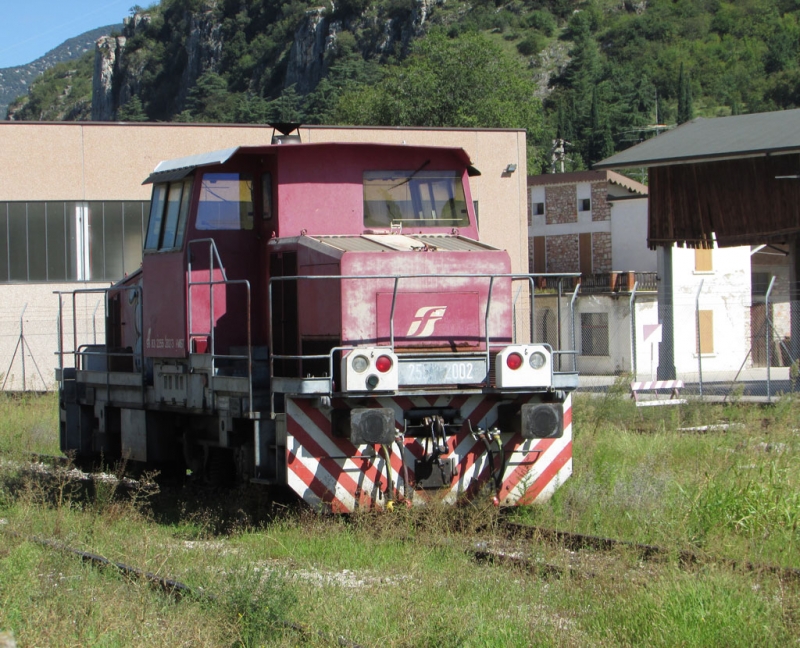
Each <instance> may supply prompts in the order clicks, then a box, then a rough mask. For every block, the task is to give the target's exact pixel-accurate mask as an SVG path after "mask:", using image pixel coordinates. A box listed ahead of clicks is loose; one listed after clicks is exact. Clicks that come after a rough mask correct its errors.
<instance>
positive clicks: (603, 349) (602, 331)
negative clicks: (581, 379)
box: [581, 313, 608, 356]
mask: <svg viewBox="0 0 800 648" xmlns="http://www.w3.org/2000/svg"><path fill="white" fill-rule="evenodd" d="M581 355H585V356H607V355H608V313H581Z"/></svg>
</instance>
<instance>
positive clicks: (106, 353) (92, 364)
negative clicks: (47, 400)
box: [54, 284, 146, 402]
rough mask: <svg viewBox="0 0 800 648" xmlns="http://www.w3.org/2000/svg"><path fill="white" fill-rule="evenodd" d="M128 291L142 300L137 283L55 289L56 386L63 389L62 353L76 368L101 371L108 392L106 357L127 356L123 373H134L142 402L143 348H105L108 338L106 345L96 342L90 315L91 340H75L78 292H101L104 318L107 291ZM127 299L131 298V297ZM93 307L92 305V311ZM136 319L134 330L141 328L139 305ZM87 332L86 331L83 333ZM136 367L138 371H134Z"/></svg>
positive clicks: (139, 301) (143, 381)
mask: <svg viewBox="0 0 800 648" xmlns="http://www.w3.org/2000/svg"><path fill="white" fill-rule="evenodd" d="M111 292H115V293H116V292H119V293H130V292H133V293H134V294H135V296H136V300H138V303H139V304H141V303H142V287H141V286H140V285H138V284H134V285H130V286H110V287H108V288H81V289H78V290H70V291H55V292H54V294H56V295H58V350H57V351H56V355H57V357H58V384H59V388H60V389H63V388H64V377H65V369H67V368H68V367H65V366H64V356H65V355H71V356H72V367H73V368H74V369H75V370H76V371H78V370H81V371H100V372H104V373H105V380H106V392H107V395H110V390H111V383H110V378H111V376H110V367H109V364H110V363H109V358H127V359H130V367H131V371H129V372H126V373H138V374H139V376H140V379H141V385H142V399H143V400H142V402H144V385H145V379H146V372H145V363H144V354H143V350H142V349H141V348H140V349H138V350H137V349H136V348H135V347H133V348H132V349H131V351H124V350H111V349H109V348H108V340H106V344H103V345H100V344H97V331H96V329H95V328H94V316H93V317H92V328H93V331H92V337H93V341H92V343H91V344H89V343H79V335H80V334H79V327H78V305H77V301H76V300H77V298H78V296H79V295H89V294H96V295H103V302H104V311H105V315H106V319H107V318H108V312H109V308H108V299H109V293H111ZM65 295H68V296H69V297H70V298H71V310H72V317H71V319H72V348H71V349H65V348H64V296H65ZM131 301H134V300H133V299H131ZM96 310H97V309H96V308H95V311H96ZM134 313H135V317H136V322H135V327H136V330H137V331H140V332H141V331H142V310H141V309H140V308H137V309H134ZM87 334H88V333H87ZM137 368H138V371H137Z"/></svg>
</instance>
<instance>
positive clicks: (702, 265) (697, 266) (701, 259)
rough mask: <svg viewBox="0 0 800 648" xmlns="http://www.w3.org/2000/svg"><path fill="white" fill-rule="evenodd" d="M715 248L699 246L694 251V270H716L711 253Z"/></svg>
mask: <svg viewBox="0 0 800 648" xmlns="http://www.w3.org/2000/svg"><path fill="white" fill-rule="evenodd" d="M712 252H713V250H711V248H708V249H700V248H697V249H696V250H695V251H694V271H695V272H711V271H712V270H714V264H713V262H712V258H711V253H712Z"/></svg>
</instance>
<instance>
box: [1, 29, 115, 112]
mask: <svg viewBox="0 0 800 648" xmlns="http://www.w3.org/2000/svg"><path fill="white" fill-rule="evenodd" d="M121 29H122V23H120V24H118V25H106V26H105V27H98V28H97V29H92V30H90V31H87V32H84V33H83V34H80V35H78V36H75V37H74V38H69V39H67V40H65V41H64V42H63V43H61V45H59V46H58V47H54V48H53V49H51V50H50V51H49V52H47V54H45V55H44V56H40V57H39V58H38V59H36V60H35V61H32V62H31V63H27V64H25V65H18V66H16V67H8V68H0V118H2V117H5V114H6V109H7V108H8V105H9V104H10V103H11V102H12V101H13V100H14V99H16V98H17V97H19V96H22V95H24V94H27V92H28V90H29V89H30V87H31V84H32V83H33V82H34V81H35V80H36V79H37V77H39V75H41V74H42V72H44V71H45V70H47V69H49V68H51V67H53V66H54V65H56V64H57V63H62V62H64V61H71V60H74V59H78V58H80V57H81V56H82V55H84V54H85V53H86V52H90V51H91V52H94V46H95V42H96V41H97V39H98V38H100V37H101V36H107V35H108V34H110V33H111V32H112V31H114V30H116V31H120V30H121Z"/></svg>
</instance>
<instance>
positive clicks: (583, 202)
mask: <svg viewBox="0 0 800 648" xmlns="http://www.w3.org/2000/svg"><path fill="white" fill-rule="evenodd" d="M578 211H582V212H588V211H592V199H591V198H580V199H578Z"/></svg>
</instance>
